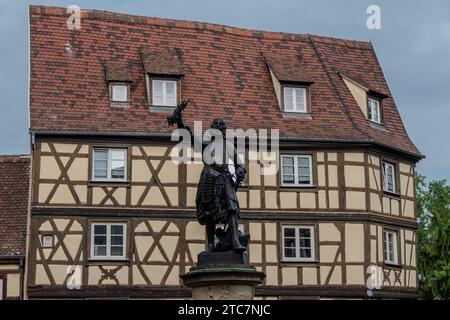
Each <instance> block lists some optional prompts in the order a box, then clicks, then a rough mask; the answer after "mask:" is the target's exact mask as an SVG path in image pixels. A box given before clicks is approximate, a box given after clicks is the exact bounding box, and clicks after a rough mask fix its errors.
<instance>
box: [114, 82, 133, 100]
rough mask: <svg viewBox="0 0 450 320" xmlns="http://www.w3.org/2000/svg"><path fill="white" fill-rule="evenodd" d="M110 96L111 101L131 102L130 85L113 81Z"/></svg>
mask: <svg viewBox="0 0 450 320" xmlns="http://www.w3.org/2000/svg"><path fill="white" fill-rule="evenodd" d="M110 98H111V102H129V101H130V85H129V84H124V83H111V84H110Z"/></svg>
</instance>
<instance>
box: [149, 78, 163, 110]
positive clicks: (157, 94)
mask: <svg viewBox="0 0 450 320" xmlns="http://www.w3.org/2000/svg"><path fill="white" fill-rule="evenodd" d="M152 83H153V99H152V102H153V104H154V105H163V103H164V101H163V82H162V81H160V80H153V81H152Z"/></svg>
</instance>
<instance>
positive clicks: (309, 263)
mask: <svg viewBox="0 0 450 320" xmlns="http://www.w3.org/2000/svg"><path fill="white" fill-rule="evenodd" d="M314 265H317V266H319V261H317V260H312V261H285V260H282V261H280V267H283V266H286V267H287V266H289V267H292V266H298V267H301V266H314Z"/></svg>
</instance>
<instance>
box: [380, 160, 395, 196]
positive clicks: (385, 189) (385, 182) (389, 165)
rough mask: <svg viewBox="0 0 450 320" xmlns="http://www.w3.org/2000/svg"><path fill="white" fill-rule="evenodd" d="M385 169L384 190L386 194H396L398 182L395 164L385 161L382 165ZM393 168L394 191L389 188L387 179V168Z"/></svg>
mask: <svg viewBox="0 0 450 320" xmlns="http://www.w3.org/2000/svg"><path fill="white" fill-rule="evenodd" d="M382 167H383V168H382V169H383V190H384V191H386V192H391V193H396V192H397V185H396V183H397V181H396V180H395V164H393V163H390V162H387V161H383V163H382ZM388 167H390V168H392V190H389V188H388V177H387V171H388V170H387V168H388Z"/></svg>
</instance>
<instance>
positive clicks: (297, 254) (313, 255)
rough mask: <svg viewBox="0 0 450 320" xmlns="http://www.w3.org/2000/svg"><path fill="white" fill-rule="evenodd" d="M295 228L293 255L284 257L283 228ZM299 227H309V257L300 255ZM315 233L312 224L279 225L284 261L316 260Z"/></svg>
mask: <svg viewBox="0 0 450 320" xmlns="http://www.w3.org/2000/svg"><path fill="white" fill-rule="evenodd" d="M289 228H290V229H295V257H286V256H285V252H284V249H285V247H284V230H285V229H289ZM300 229H309V232H310V235H311V239H310V241H311V257H309V258H305V257H300ZM315 241H316V235H315V227H314V226H298V225H283V226H282V227H281V242H282V245H281V247H282V257H283V261H286V262H311V261H316V242H315Z"/></svg>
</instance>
